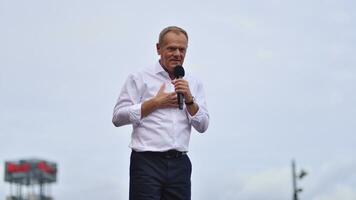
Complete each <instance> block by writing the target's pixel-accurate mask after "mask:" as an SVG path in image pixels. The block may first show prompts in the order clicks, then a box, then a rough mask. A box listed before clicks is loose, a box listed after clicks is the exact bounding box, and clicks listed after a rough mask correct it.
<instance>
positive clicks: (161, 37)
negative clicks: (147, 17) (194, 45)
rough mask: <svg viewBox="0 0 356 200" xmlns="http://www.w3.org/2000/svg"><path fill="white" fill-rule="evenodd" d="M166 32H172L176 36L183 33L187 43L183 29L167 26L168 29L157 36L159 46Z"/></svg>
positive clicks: (186, 34)
mask: <svg viewBox="0 0 356 200" xmlns="http://www.w3.org/2000/svg"><path fill="white" fill-rule="evenodd" d="M168 32H174V33H177V34H179V33H183V34H184V35H185V37H186V38H187V41H188V33H187V32H186V31H185V30H184V29H182V28H180V27H178V26H168V27H166V28H164V29H163V30H162V31H161V33H160V34H159V38H158V44H160V45H161V44H162V42H163V38H164V36H165V35H166V34H167V33H168Z"/></svg>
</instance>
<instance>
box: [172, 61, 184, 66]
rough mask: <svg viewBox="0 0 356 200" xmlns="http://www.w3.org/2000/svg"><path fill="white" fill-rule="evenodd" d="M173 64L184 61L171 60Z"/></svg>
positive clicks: (179, 63)
mask: <svg viewBox="0 0 356 200" xmlns="http://www.w3.org/2000/svg"><path fill="white" fill-rule="evenodd" d="M171 63H172V64H176V65H181V64H182V61H181V60H171Z"/></svg>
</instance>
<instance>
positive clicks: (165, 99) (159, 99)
mask: <svg viewBox="0 0 356 200" xmlns="http://www.w3.org/2000/svg"><path fill="white" fill-rule="evenodd" d="M165 87H166V84H165V83H163V84H162V85H161V87H160V88H159V90H158V92H157V94H156V96H155V97H154V98H155V101H156V103H157V108H172V107H173V108H177V107H178V100H177V94H176V93H175V92H171V93H165V92H164V89H165Z"/></svg>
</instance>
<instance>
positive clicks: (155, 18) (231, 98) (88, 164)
mask: <svg viewBox="0 0 356 200" xmlns="http://www.w3.org/2000/svg"><path fill="white" fill-rule="evenodd" d="M355 8H356V3H355V1H352V0H298V1H293V0H284V1H283V0H270V1H262V0H260V1H258V0H248V1H247V0H246V1H240V0H220V1H217V0H216V1H209V0H204V1H194V2H193V1H188V0H182V1H162V0H157V1H121V0H108V1H99V0H95V1H94V0H91V1H90V0H89V1H88V0H42V1H41V0H31V1H29V0H22V1H21V0H0V162H1V163H0V179H1V181H0V199H5V196H6V195H8V194H9V185H8V184H7V183H5V182H4V181H3V175H4V174H3V172H4V162H5V161H8V160H10V161H12V160H18V159H23V158H40V159H47V160H50V161H54V162H57V163H58V165H59V173H58V182H57V183H56V184H54V185H53V186H52V193H53V196H54V197H55V199H58V200H77V199H86V200H98V199H109V200H117V199H128V180H129V177H128V171H129V156H130V149H129V148H128V144H129V141H130V132H131V127H130V126H126V127H120V128H115V127H114V126H113V125H112V124H111V116H112V110H113V107H114V105H115V103H116V99H117V96H118V94H119V92H120V89H121V86H122V84H123V83H124V81H125V79H126V77H127V75H128V74H129V73H131V72H133V71H136V70H137V69H139V68H142V67H146V66H147V65H150V64H153V63H155V62H156V61H157V59H158V56H157V55H156V52H155V43H156V42H157V39H158V34H159V32H160V31H161V30H162V29H163V28H164V27H166V26H168V25H177V26H181V27H183V28H185V29H186V30H187V31H188V33H189V36H190V41H189V48H188V52H187V57H186V61H185V63H184V67H185V69H186V71H189V72H190V73H193V74H194V75H195V76H198V77H200V79H201V80H202V81H203V83H204V86H205V92H206V98H207V102H208V108H209V111H210V117H211V119H210V127H209V129H208V131H207V132H206V133H204V134H199V133H197V132H194V133H193V134H192V138H191V143H190V152H189V155H190V157H191V160H192V163H193V175H192V199H194V200H262V199H269V200H286V199H291V197H292V186H291V181H292V180H291V166H290V165H291V160H292V159H293V158H295V159H296V162H297V168H298V170H300V169H301V168H304V169H305V170H307V171H308V172H309V174H308V176H307V177H306V178H305V179H303V180H301V181H300V182H299V184H300V186H301V187H302V188H304V192H303V193H302V194H301V199H302V200H303V199H306V200H355V199H356V188H355V185H356V158H355V152H356V135H355V133H356V92H355V91H356V56H355V52H356V13H355Z"/></svg>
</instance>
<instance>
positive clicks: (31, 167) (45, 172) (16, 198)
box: [5, 159, 57, 200]
mask: <svg viewBox="0 0 356 200" xmlns="http://www.w3.org/2000/svg"><path fill="white" fill-rule="evenodd" d="M56 181H57V164H56V163H54V162H48V161H45V160H40V159H28V160H18V161H6V162H5V182H8V183H10V195H9V196H8V197H7V198H6V200H52V199H53V198H52V197H51V195H50V194H49V193H50V191H49V190H48V188H49V186H50V184H52V183H55V182H56ZM14 187H15V191H14ZM24 188H25V189H26V192H24V190H23V189H24ZM36 188H37V191H36Z"/></svg>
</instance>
